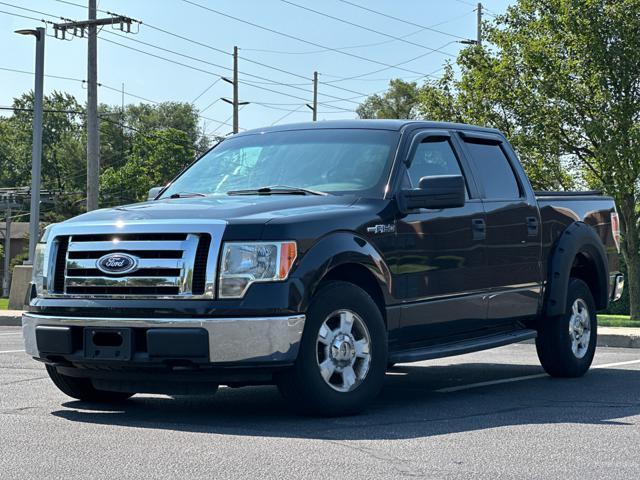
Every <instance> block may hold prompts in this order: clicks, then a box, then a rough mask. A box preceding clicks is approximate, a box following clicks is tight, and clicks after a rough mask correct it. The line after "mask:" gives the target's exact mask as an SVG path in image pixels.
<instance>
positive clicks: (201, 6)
mask: <svg viewBox="0 0 640 480" xmlns="http://www.w3.org/2000/svg"><path fill="white" fill-rule="evenodd" d="M182 1H183V2H185V3H189V4H191V5H194V6H196V7H199V8H201V9H203V10H207V11H209V12H212V13H215V14H217V15H220V16H223V17H226V18H230V19H232V20H235V21H237V22H241V23H245V24H247V25H251V26H252V27H255V28H259V29H260V30H265V31H267V32H271V33H274V34H276V35H280V36H283V37H285V38H289V39H292V40H296V41H298V42H302V43H306V44H308V45H313V46H314V47H318V48H324V49H327V50H330V51H332V52H336V53H340V54H342V55H346V56H348V57H352V58H357V59H358V60H363V61H366V62H370V63H375V64H378V65H382V66H384V67H391V65H389V64H388V63H385V62H381V61H378V60H374V59H372V58H367V57H363V56H361V55H356V54H354V53H349V52H343V51H341V50H338V49H336V48H332V47H328V46H326V45H322V44H320V43H316V42H312V41H310V40H305V39H304V38H300V37H296V36H295V35H290V34H288V33H284V32H280V31H278V30H275V29H273V28H269V27H265V26H262V25H258V24H257V23H253V22H250V21H248V20H244V19H242V18H238V17H234V16H233V15H229V14H228V13H224V12H220V11H219V10H214V9H213V8H209V7H207V6H205V5H201V4H199V3H196V2H193V1H191V0H182ZM395 68H398V67H395ZM398 70H402V71H405V72H409V73H415V74H420V75H425V74H424V73H422V72H418V71H415V70H409V69H406V68H398Z"/></svg>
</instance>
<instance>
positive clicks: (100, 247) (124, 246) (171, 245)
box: [68, 232, 185, 252]
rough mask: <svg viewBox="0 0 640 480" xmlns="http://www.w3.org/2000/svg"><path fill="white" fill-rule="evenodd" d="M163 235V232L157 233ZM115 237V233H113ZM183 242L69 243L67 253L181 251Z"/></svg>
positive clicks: (72, 241) (124, 241)
mask: <svg viewBox="0 0 640 480" xmlns="http://www.w3.org/2000/svg"><path fill="white" fill-rule="evenodd" d="M158 233H164V232H158ZM113 234H114V235H117V232H113ZM184 245H185V242H183V241H176V240H122V241H115V240H113V241H111V242H109V241H99V242H78V241H74V240H73V236H72V237H71V241H70V242H69V250H68V251H69V252H94V251H95V252H107V251H111V250H117V251H123V250H147V251H148V250H182V249H184Z"/></svg>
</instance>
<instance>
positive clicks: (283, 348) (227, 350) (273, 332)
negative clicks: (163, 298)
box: [22, 313, 305, 363]
mask: <svg viewBox="0 0 640 480" xmlns="http://www.w3.org/2000/svg"><path fill="white" fill-rule="evenodd" d="M304 324H305V315H291V316H283V317H245V318H126V317H125V318H120V317H114V318H100V317H61V316H48V315H40V314H36V313H24V314H23V315H22V333H23V337H24V343H25V350H26V352H27V353H28V354H29V355H31V356H32V357H38V356H39V355H40V354H39V352H38V346H37V342H36V327H37V326H38V325H51V326H78V327H83V326H91V327H139V328H154V327H162V328H204V329H205V330H207V333H208V335H209V360H210V361H211V362H212V363H226V362H256V361H258V362H270V361H278V362H284V361H294V360H295V359H296V357H297V355H298V348H299V345H300V340H301V338H302V332H303V330H304Z"/></svg>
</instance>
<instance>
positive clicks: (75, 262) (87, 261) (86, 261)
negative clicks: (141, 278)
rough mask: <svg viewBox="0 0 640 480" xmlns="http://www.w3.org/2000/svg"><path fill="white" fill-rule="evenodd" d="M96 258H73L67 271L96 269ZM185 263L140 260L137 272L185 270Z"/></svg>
mask: <svg viewBox="0 0 640 480" xmlns="http://www.w3.org/2000/svg"><path fill="white" fill-rule="evenodd" d="M96 261H97V259H96V258H71V259H69V260H67V270H68V269H70V268H82V269H95V268H96ZM183 266H184V261H183V260H181V259H179V258H140V259H138V268H137V270H145V269H147V268H174V269H175V268H183Z"/></svg>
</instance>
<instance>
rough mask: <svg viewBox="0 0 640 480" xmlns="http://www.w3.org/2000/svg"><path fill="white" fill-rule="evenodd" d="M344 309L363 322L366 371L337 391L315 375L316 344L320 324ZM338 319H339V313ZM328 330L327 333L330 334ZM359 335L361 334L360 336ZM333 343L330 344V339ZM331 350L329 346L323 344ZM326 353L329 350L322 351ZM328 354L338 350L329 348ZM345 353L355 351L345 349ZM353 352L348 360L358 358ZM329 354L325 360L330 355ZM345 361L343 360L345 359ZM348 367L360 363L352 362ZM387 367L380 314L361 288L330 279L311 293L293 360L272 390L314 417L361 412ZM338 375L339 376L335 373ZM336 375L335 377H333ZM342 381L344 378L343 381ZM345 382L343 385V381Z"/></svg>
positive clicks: (320, 350) (320, 352)
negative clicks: (347, 389) (292, 365)
mask: <svg viewBox="0 0 640 480" xmlns="http://www.w3.org/2000/svg"><path fill="white" fill-rule="evenodd" d="M340 311H349V312H351V313H353V314H355V316H357V317H358V318H356V320H354V325H356V324H357V325H362V324H364V325H365V326H366V330H367V331H368V332H367V333H368V335H369V337H368V345H369V348H368V354H369V361H368V370H367V371H366V373H365V374H363V375H362V378H359V376H360V375H361V373H356V376H357V377H358V379H357V380H356V383H354V385H353V386H352V387H351V388H353V389H352V390H350V391H337V390H336V389H335V388H334V387H332V386H331V385H330V383H329V382H331V381H332V379H333V378H334V377H333V376H331V377H330V378H329V380H326V381H325V379H324V378H323V376H322V375H321V373H320V367H319V362H320V356H321V355H323V351H324V350H323V348H325V347H322V346H320V348H319V344H318V335H319V333H320V328H321V327H322V326H323V324H324V323H325V320H327V319H328V318H331V319H333V318H337V317H335V315H334V314H335V313H336V312H340ZM340 318H341V317H340ZM357 330H358V327H355V326H354V332H356V333H353V339H354V340H356V335H357ZM333 334H334V331H332V332H331V335H332V338H334V339H335V338H337V337H333ZM360 338H361V339H362V338H363V337H360ZM331 344H332V345H333V343H331ZM326 348H327V349H331V347H326ZM327 351H329V350H327ZM331 351H332V352H339V350H333V349H331ZM347 351H349V352H355V349H354V350H349V349H347ZM356 357H357V355H356V354H355V353H353V357H352V358H354V360H352V361H353V362H358V361H360V360H358V359H357V358H356ZM332 358H333V357H331V358H330V359H332ZM349 361H350V360H345V362H349ZM352 365H353V370H352V371H356V372H362V370H359V368H360V366H361V365H362V364H358V363H353V364H352ZM386 367H387V331H386V327H385V324H384V320H383V318H382V314H381V313H380V310H379V308H378V306H377V305H376V303H375V302H374V301H373V299H372V298H371V297H370V296H369V295H368V294H367V293H366V292H365V291H364V290H362V289H361V288H359V287H357V286H355V285H353V284H351V283H348V282H343V281H332V282H328V283H327V284H325V285H324V286H322V287H321V288H320V289H319V291H318V292H317V293H316V294H315V295H314V298H313V299H312V302H311V305H310V307H309V309H308V311H307V314H306V323H305V327H304V333H303V335H302V341H301V344H300V351H299V352H298V358H297V360H296V363H295V365H294V367H293V368H291V369H290V370H288V371H286V372H283V374H282V375H281V376H280V377H279V378H278V388H279V390H280V392H281V393H282V395H283V396H284V397H285V398H286V399H287V400H288V401H289V402H290V403H291V405H292V407H294V408H296V410H298V411H300V412H302V413H306V414H314V415H323V416H340V415H352V414H355V413H358V412H360V411H362V410H363V409H364V408H365V407H366V405H367V404H368V403H369V402H370V401H371V400H373V398H375V396H376V395H377V394H378V393H379V392H380V389H381V388H382V384H383V382H384V376H385V371H386ZM339 375H342V374H341V373H340V374H339ZM338 378H339V377H338ZM344 382H346V380H344ZM344 384H345V383H343V385H344Z"/></svg>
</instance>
